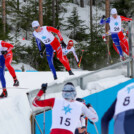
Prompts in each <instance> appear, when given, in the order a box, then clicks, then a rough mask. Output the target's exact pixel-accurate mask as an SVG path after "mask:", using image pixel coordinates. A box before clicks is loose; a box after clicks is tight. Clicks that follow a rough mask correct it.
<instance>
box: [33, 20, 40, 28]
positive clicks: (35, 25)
mask: <svg viewBox="0 0 134 134" xmlns="http://www.w3.org/2000/svg"><path fill="white" fill-rule="evenodd" d="M38 26H40V24H39V22H38V21H36V20H35V21H33V22H32V27H38Z"/></svg>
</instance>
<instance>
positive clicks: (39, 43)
mask: <svg viewBox="0 0 134 134" xmlns="http://www.w3.org/2000/svg"><path fill="white" fill-rule="evenodd" d="M33 36H34V34H33ZM34 37H35V36H34ZM35 39H36V43H37V46H38V49H39V51H41V41H40V40H39V39H38V38H36V37H35Z"/></svg>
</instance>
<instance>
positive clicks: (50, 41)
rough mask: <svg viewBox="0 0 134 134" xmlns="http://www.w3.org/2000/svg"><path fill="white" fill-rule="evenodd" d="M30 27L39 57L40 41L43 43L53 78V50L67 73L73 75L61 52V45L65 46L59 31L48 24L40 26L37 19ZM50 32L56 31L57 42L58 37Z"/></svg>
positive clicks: (41, 53) (54, 72)
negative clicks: (32, 29) (32, 30)
mask: <svg viewBox="0 0 134 134" xmlns="http://www.w3.org/2000/svg"><path fill="white" fill-rule="evenodd" d="M32 27H33V28H34V32H33V36H34V37H35V38H36V42H37V46H38V48H39V51H40V56H41V57H43V52H42V48H41V41H42V43H43V44H45V48H46V56H47V61H48V64H49V67H50V69H51V71H52V73H53V77H54V79H55V80H56V79H57V75H56V71H55V67H54V65H53V52H54V50H55V52H56V54H57V58H58V59H59V60H60V62H61V63H62V64H63V65H64V67H65V68H66V70H67V71H68V73H69V75H74V74H73V72H72V71H71V68H70V65H69V62H68V59H65V58H64V55H63V53H62V47H66V44H65V43H64V41H63V38H62V36H61V33H60V31H59V30H57V29H55V28H54V27H50V26H42V27H41V26H40V24H39V22H38V21H33V22H32ZM51 32H53V33H56V34H57V35H58V37H59V39H60V41H61V42H59V41H58V39H57V38H56V37H54V35H53V34H52V33H51ZM60 43H61V44H62V47H61V45H60Z"/></svg>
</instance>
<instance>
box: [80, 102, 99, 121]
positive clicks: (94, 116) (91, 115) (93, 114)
mask: <svg viewBox="0 0 134 134" xmlns="http://www.w3.org/2000/svg"><path fill="white" fill-rule="evenodd" d="M82 113H83V114H84V115H85V116H86V117H87V118H88V119H90V120H91V121H92V122H97V121H98V115H97V113H96V111H95V110H94V109H93V107H89V108H87V107H86V106H85V105H84V104H83V107H82Z"/></svg>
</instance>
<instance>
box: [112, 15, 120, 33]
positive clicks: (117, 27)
mask: <svg viewBox="0 0 134 134" xmlns="http://www.w3.org/2000/svg"><path fill="white" fill-rule="evenodd" d="M109 25H110V31H111V33H118V32H120V31H121V17H120V16H117V18H116V19H114V18H113V17H110V23H109Z"/></svg>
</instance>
